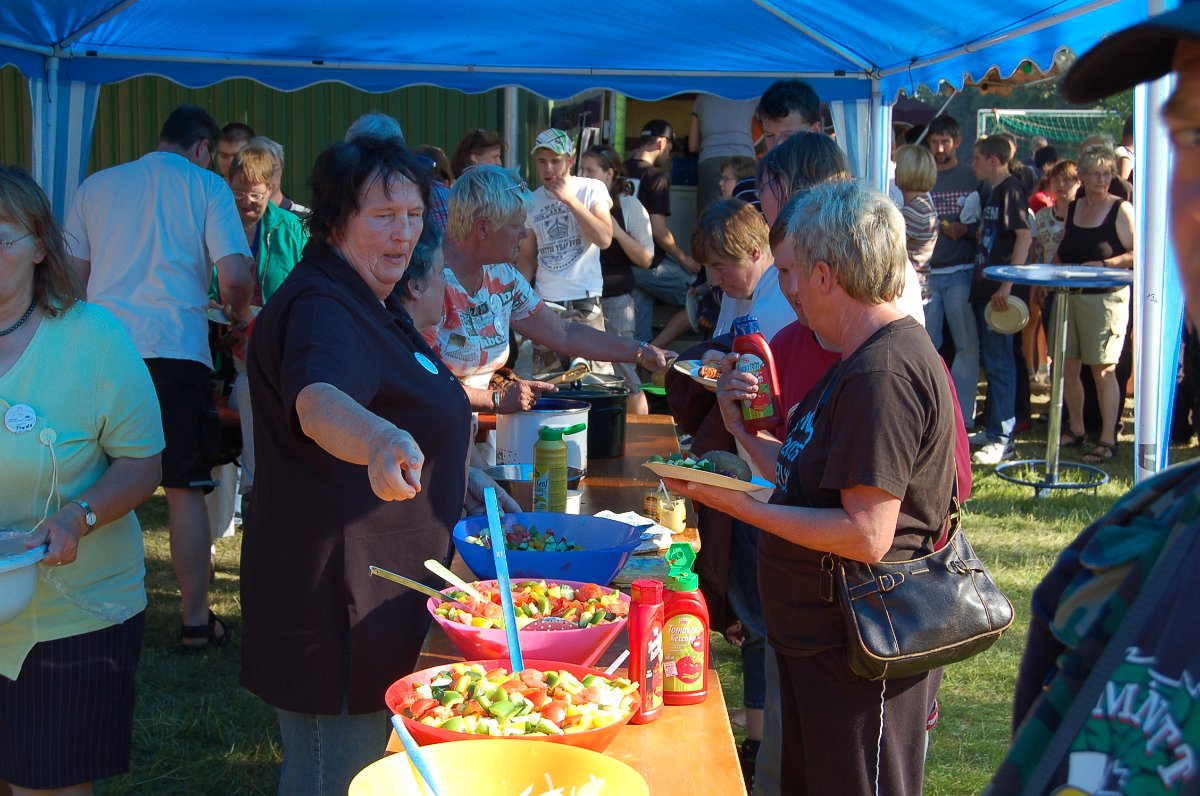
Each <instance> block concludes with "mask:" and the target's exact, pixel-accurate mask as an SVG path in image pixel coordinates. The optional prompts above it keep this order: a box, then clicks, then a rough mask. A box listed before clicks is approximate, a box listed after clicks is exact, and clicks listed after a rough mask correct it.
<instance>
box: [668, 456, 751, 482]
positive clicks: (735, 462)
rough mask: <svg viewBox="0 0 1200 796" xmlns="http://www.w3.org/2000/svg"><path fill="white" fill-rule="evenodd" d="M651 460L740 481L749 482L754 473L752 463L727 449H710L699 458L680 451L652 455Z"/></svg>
mask: <svg viewBox="0 0 1200 796" xmlns="http://www.w3.org/2000/svg"><path fill="white" fill-rule="evenodd" d="M649 461H650V463H651V464H673V465H675V466H677V467H687V468H689V469H691V470H700V471H702V472H705V473H716V474H717V475H724V476H727V477H729V478H736V479H737V480H739V481H746V482H749V481H750V480H751V479H752V478H753V473H751V472H750V465H748V464H746V462H744V461H742V459H741V458H739V457H738V456H736V455H734V454H732V453H729V452H727V451H709V452H708V453H706V454H704V455H703V456H701V457H700V458H699V459H696V458H693V457H692V456H691V455H688V456H683V455H681V454H678V453H672V454H671V455H670V456H668V457H667V458H665V459H664V458H663V457H661V456H658V455H654V456H651V457H650V460H649Z"/></svg>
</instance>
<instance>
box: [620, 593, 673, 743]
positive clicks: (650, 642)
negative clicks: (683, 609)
mask: <svg viewBox="0 0 1200 796" xmlns="http://www.w3.org/2000/svg"><path fill="white" fill-rule="evenodd" d="M630 594H631V600H630V605H629V619H628V620H626V622H627V624H626V628H628V630H629V679H630V680H632V681H634V682H635V683H637V684H638V694H639V697H640V704H639V706H638V712H637V713H635V714H633V718H632V719H630V721H631V722H633V723H634V724H649V723H650V722H652V721H654V720H655V719H657V718H658V717H659V715H661V714H662V709H663V620H664V608H663V585H662V581H658V580H635V581H634V582H633V586H632V588H631V589H630Z"/></svg>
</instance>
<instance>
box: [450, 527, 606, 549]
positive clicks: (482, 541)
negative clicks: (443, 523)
mask: <svg viewBox="0 0 1200 796" xmlns="http://www.w3.org/2000/svg"><path fill="white" fill-rule="evenodd" d="M467 541H468V542H469V543H470V544H475V545H479V546H480V547H486V548H488V549H489V550H490V549H491V547H492V539H491V537H490V536H468V537H467ZM504 549H505V550H537V551H540V552H544V553H569V552H571V551H573V550H582V549H583V548H582V547H580V546H579V545H577V544H575V543H574V542H569V541H567V540H566V539H565V538H564V537H562V536H557V537H556V536H555V535H554V531H546V532H545V533H543V532H542V531H539V530H538V527H537V526H536V525H530V526H529V527H528V528H526V527H525V526H524V525H522V524H520V523H519V522H514V523H513V524H512V525H511V526H509V527H508V528H505V529H504Z"/></svg>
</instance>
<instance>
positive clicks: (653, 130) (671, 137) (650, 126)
mask: <svg viewBox="0 0 1200 796" xmlns="http://www.w3.org/2000/svg"><path fill="white" fill-rule="evenodd" d="M659 136H662V137H664V138H666V139H667V140H668V141H670V142H671V146H674V145H675V128H674V127H672V126H671V123H670V122H668V121H666V120H665V119H651V120H650V121H648V122H646V123H645V124H644V125H642V140H643V141H644V140H645V139H647V138H658V137H659Z"/></svg>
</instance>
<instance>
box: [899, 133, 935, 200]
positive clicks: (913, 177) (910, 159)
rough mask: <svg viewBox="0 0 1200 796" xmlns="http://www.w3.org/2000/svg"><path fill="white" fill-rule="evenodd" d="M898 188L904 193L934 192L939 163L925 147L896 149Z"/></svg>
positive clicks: (912, 145) (913, 146)
mask: <svg viewBox="0 0 1200 796" xmlns="http://www.w3.org/2000/svg"><path fill="white" fill-rule="evenodd" d="M895 158H896V187H897V188H899V189H900V190H902V191H920V192H921V193H924V192H926V191H929V190H932V189H933V185H934V183H936V182H937V163H935V162H934V160H933V153H932V152H930V151H929V150H928V149H926V148H925V147H923V146H916V145H915V144H905V145H904V146H900V147H896V155H895Z"/></svg>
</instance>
